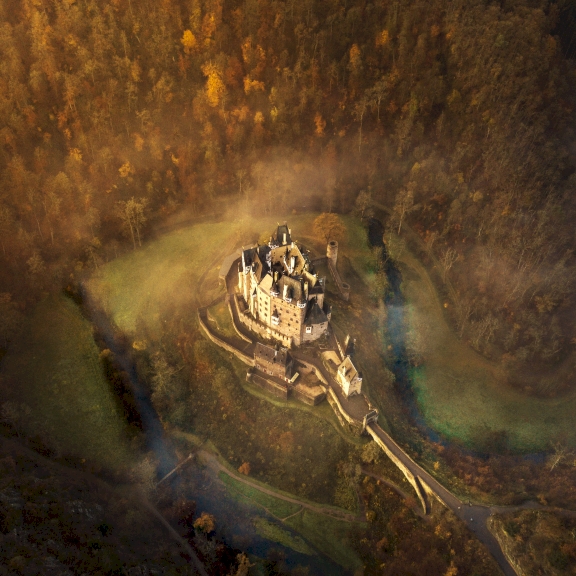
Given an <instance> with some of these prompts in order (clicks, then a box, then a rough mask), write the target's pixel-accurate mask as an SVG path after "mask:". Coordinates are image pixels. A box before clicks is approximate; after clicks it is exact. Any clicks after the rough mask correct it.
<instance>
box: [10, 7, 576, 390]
mask: <svg viewBox="0 0 576 576" xmlns="http://www.w3.org/2000/svg"><path fill="white" fill-rule="evenodd" d="M575 14H576V12H575V10H574V8H573V6H572V5H571V4H570V3H569V2H566V1H556V2H552V1H545V0H510V1H502V2H488V1H484V0H472V1H468V0H466V1H464V0H457V1H454V2H444V1H442V0H432V1H426V2H424V1H407V0H380V1H375V2H366V1H364V0H353V1H352V2H350V1H348V0H346V1H343V0H331V1H328V2H314V0H290V1H286V2H281V1H268V0H247V1H245V2H240V1H229V2H222V1H221V0H163V1H162V2H153V1H151V0H143V1H141V2H132V1H131V0H110V1H109V2H96V1H90V0H25V1H23V2H16V1H10V0H2V2H1V3H0V20H1V31H0V54H1V58H0V66H1V72H0V102H1V106H0V118H1V120H0V144H1V151H0V173H1V180H2V187H1V189H0V246H1V250H0V260H1V262H2V264H1V265H2V269H3V273H2V275H1V278H0V292H1V295H0V306H1V310H2V319H3V321H2V324H1V326H0V346H2V347H3V348H6V347H7V346H8V344H9V342H10V339H11V338H12V337H13V334H14V331H15V329H16V328H17V326H18V324H19V318H20V315H21V314H22V313H23V312H25V310H26V309H27V307H28V306H29V305H30V304H31V303H32V302H34V301H35V300H37V299H38V298H39V297H40V296H41V294H42V293H44V292H46V291H49V290H52V289H54V288H60V287H62V286H66V284H67V283H69V282H70V281H71V280H74V278H75V275H77V274H78V273H79V272H81V271H82V270H83V269H92V268H96V267H98V266H99V265H100V264H101V263H103V262H105V261H107V260H109V259H111V258H113V257H114V256H116V255H117V254H118V253H119V252H121V251H124V250H128V249H132V248H135V247H137V246H138V245H140V244H141V243H142V240H143V238H144V237H146V235H147V234H150V232H151V231H152V230H154V228H155V227H157V226H158V225H160V224H161V223H166V222H169V221H170V220H169V219H170V218H171V216H172V215H173V214H175V213H186V214H188V215H189V217H190V218H195V217H196V218H197V217H201V216H202V215H206V214H223V213H225V212H226V210H227V209H230V208H231V207H232V206H236V207H237V208H238V209H243V210H245V211H246V212H249V213H251V214H274V213H277V212H280V211H281V212H284V213H286V211H289V210H292V209H296V210H298V209H301V208H303V207H305V208H307V209H320V210H324V211H336V212H349V211H350V210H352V209H353V208H354V206H355V205H357V198H358V196H359V194H360V192H363V195H362V196H361V204H362V213H364V212H365V210H366V209H368V214H369V213H370V210H371V209H372V205H373V204H377V205H383V206H385V207H387V208H388V209H389V211H390V217H389V219H388V222H387V226H388V229H389V230H395V231H396V232H397V233H399V234H400V235H401V234H402V227H403V226H404V225H405V223H406V224H408V225H411V226H412V227H413V229H414V230H416V231H417V233H418V234H419V236H420V237H421V239H422V240H423V242H425V245H426V250H427V251H428V253H429V254H430V255H432V256H433V257H434V259H435V261H437V262H438V264H439V266H440V267H441V272H442V273H441V277H442V280H443V281H444V282H445V283H447V284H450V286H451V287H452V288H453V289H452V290H450V291H449V297H450V314H451V317H452V320H453V323H454V329H455V330H457V331H458V333H459V334H460V336H461V337H462V338H464V339H465V340H466V341H467V342H469V344H470V346H472V347H474V348H475V349H477V350H478V351H480V352H481V353H482V354H484V355H486V356H488V357H489V358H493V359H495V360H498V361H502V362H503V363H504V364H505V365H506V366H508V367H510V369H511V370H512V371H513V372H514V373H516V374H522V373H523V372H528V371H530V370H535V369H544V368H545V367H546V366H549V365H552V364H556V363H558V362H560V361H562V360H564V359H566V358H568V357H569V353H570V351H571V349H572V347H573V345H574V341H573V338H574V315H573V314H572V312H571V310H572V308H573V298H574V296H573V294H574V277H575V276H574V272H573V270H574V265H575V261H574V255H573V244H574V236H573V226H572V222H573V216H574V200H573V194H572V190H573V186H574V178H575V177H574V174H573V172H574V149H573V145H572V138H573V133H572V131H573V129H572V126H573V119H574V98H575V96H574V95H575V91H574V89H573V88H574V81H575V77H574V66H573V55H574V48H573V37H572V36H571V34H572V29H573V28H571V26H570V22H573V21H574V18H575ZM572 368H573V366H572V365H570V366H569V367H568V369H569V371H570V373H571V371H572ZM533 392H534V393H538V390H534V391H533ZM549 392H550V390H548V392H546V393H549ZM551 393H555V388H554V387H552V391H551Z"/></svg>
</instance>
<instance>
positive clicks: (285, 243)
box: [238, 224, 332, 346]
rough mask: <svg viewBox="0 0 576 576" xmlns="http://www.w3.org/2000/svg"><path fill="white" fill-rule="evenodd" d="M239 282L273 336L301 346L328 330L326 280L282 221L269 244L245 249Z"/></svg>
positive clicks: (257, 319)
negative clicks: (315, 268) (325, 296)
mask: <svg viewBox="0 0 576 576" xmlns="http://www.w3.org/2000/svg"><path fill="white" fill-rule="evenodd" d="M238 287H239V291H240V293H241V294H242V296H243V297H244V304H245V307H246V309H247V310H249V312H250V315H251V317H252V319H253V320H254V321H255V322H256V323H257V324H259V325H260V327H265V329H266V333H267V334H268V336H269V337H272V338H274V339H276V340H279V341H280V342H282V343H284V344H285V343H289V344H291V345H292V344H293V345H295V346H299V345H300V344H302V343H303V342H310V341H313V340H317V339H318V338H320V337H321V336H323V335H325V334H327V332H328V323H329V321H330V318H331V314H332V310H331V307H330V306H329V305H328V304H327V303H326V302H325V301H324V292H325V279H324V278H320V277H318V274H317V273H316V271H315V270H314V265H313V264H312V261H311V259H310V256H309V252H308V251H307V250H306V249H305V248H304V247H303V246H302V245H299V244H296V243H295V242H294V241H293V240H292V236H291V230H290V228H288V226H287V224H284V225H278V228H277V229H276V232H275V233H274V235H273V236H271V237H270V241H269V242H268V244H265V245H263V246H258V245H257V246H255V247H253V248H247V249H243V250H242V257H241V260H240V263H239V265H238ZM252 327H255V326H252Z"/></svg>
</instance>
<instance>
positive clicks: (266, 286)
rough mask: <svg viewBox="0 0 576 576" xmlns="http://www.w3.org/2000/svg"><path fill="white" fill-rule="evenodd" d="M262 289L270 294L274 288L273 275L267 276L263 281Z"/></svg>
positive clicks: (261, 283)
mask: <svg viewBox="0 0 576 576" xmlns="http://www.w3.org/2000/svg"><path fill="white" fill-rule="evenodd" d="M260 288H261V289H262V290H264V292H266V294H270V289H271V288H272V275H271V274H266V276H264V278H262V281H261V282H260Z"/></svg>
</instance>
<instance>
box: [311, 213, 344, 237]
mask: <svg viewBox="0 0 576 576" xmlns="http://www.w3.org/2000/svg"><path fill="white" fill-rule="evenodd" d="M313 226H314V234H316V236H318V237H319V238H322V239H323V240H325V241H326V243H328V242H330V241H331V240H340V239H341V238H343V237H344V235H345V234H346V226H344V223H343V222H342V220H341V219H340V217H339V216H338V215H337V214H333V213H332V214H329V213H327V212H324V213H323V214H320V216H318V217H317V218H316V220H314V225H313Z"/></svg>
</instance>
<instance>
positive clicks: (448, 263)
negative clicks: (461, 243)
mask: <svg viewBox="0 0 576 576" xmlns="http://www.w3.org/2000/svg"><path fill="white" fill-rule="evenodd" d="M457 260H458V252H456V250H454V248H448V249H446V250H445V251H444V254H442V257H441V258H440V265H441V266H442V281H443V282H446V275H447V274H448V271H449V270H450V268H452V266H453V265H454V263H455V262H456V261H457Z"/></svg>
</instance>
